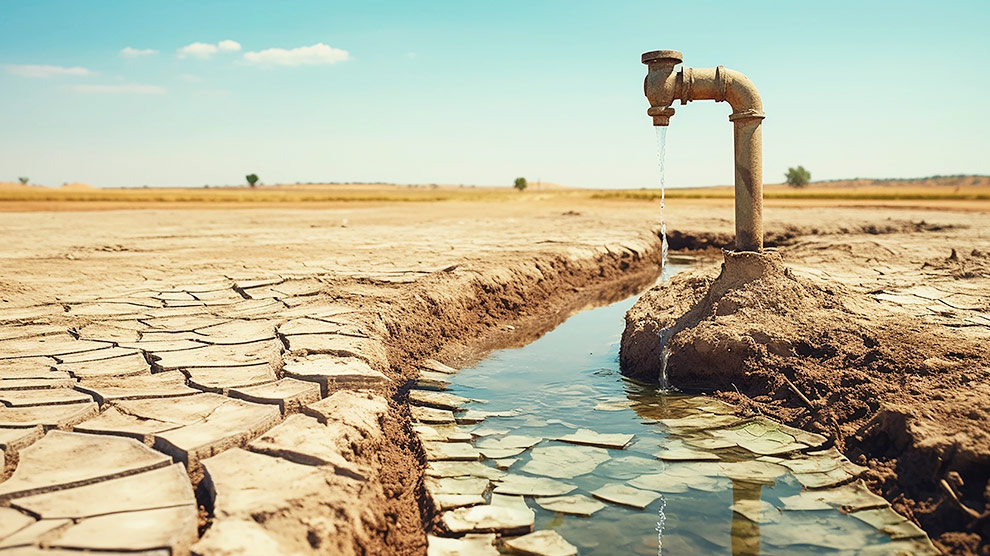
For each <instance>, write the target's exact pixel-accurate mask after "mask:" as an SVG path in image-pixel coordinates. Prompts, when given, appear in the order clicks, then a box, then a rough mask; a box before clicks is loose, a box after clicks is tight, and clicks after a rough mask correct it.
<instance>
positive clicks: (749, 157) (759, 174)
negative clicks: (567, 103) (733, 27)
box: [643, 50, 764, 251]
mask: <svg viewBox="0 0 990 556" xmlns="http://www.w3.org/2000/svg"><path fill="white" fill-rule="evenodd" d="M682 60H683V56H682V55H681V53H680V52H677V51H675V50H657V51H653V52H647V53H646V54H643V63H644V64H647V65H648V66H649V72H648V73H647V74H646V80H645V82H644V92H645V93H646V98H647V99H649V101H650V109H649V110H647V112H646V113H647V114H648V115H649V116H651V117H652V118H653V125H655V126H666V125H669V124H670V117H671V116H673V115H674V109H673V108H672V107H671V106H670V105H671V104H673V103H674V101H675V100H680V101H681V104H687V103H688V102H690V101H692V100H714V101H715V102H726V101H727V102H728V103H729V105H731V106H732V114H730V115H729V121H731V122H732V123H733V144H734V150H735V157H734V158H735V208H736V250H737V251H762V250H763V130H762V123H763V118H764V114H763V101H762V99H760V93H759V91H758V90H757V89H756V85H754V84H753V82H752V81H750V80H749V78H748V77H746V76H745V75H744V74H742V73H741V72H738V71H735V70H730V69H725V68H724V67H722V66H718V67H716V68H688V67H685V68H681V70H680V71H678V72H677V73H674V66H676V65H678V64H680V63H681V61H682Z"/></svg>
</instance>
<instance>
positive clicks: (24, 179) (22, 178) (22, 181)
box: [17, 176, 28, 185]
mask: <svg viewBox="0 0 990 556" xmlns="http://www.w3.org/2000/svg"><path fill="white" fill-rule="evenodd" d="M17 181H19V182H21V185H27V183H28V178H26V177H24V176H21V177H19V178H17Z"/></svg>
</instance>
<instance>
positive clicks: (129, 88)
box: [72, 83, 165, 95]
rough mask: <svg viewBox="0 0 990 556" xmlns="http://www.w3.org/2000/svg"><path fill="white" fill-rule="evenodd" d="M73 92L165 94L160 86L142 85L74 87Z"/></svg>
mask: <svg viewBox="0 0 990 556" xmlns="http://www.w3.org/2000/svg"><path fill="white" fill-rule="evenodd" d="M72 90H73V91H76V92H79V93H112V94H120V93H123V94H132V95H160V94H163V93H165V89H163V88H162V87H159V86H158V85H141V84H140V83H128V84H125V85H74V86H73V87H72Z"/></svg>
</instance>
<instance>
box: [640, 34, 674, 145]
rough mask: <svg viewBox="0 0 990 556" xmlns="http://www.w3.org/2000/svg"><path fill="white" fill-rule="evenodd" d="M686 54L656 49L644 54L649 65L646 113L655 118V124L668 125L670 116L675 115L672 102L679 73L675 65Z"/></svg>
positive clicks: (644, 61)
mask: <svg viewBox="0 0 990 556" xmlns="http://www.w3.org/2000/svg"><path fill="white" fill-rule="evenodd" d="M683 59H684V55H683V54H681V53H680V52H678V51H676V50H654V51H653V52H647V53H645V54H643V63H644V64H646V65H647V66H649V68H650V69H649V71H648V72H647V74H646V81H645V82H644V83H643V90H644V92H645V93H646V98H647V99H649V101H650V108H649V110H647V111H646V114H647V115H649V116H650V117H652V118H653V125H655V126H668V125H670V117H671V116H673V115H674V109H673V108H671V106H670V105H671V104H673V103H674V94H675V91H676V90H677V86H676V81H677V79H679V75H678V74H675V73H674V66H676V65H677V64H680V63H681V62H682V61H683Z"/></svg>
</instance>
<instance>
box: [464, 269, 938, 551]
mask: <svg viewBox="0 0 990 556" xmlns="http://www.w3.org/2000/svg"><path fill="white" fill-rule="evenodd" d="M675 270H676V268H674V267H669V268H666V269H665V274H670V273H671V272H673V271H675ZM634 301H635V300H634V299H627V300H625V301H621V302H619V303H615V304H612V305H609V306H606V307H601V308H597V309H592V310H588V311H585V312H582V313H579V314H577V315H575V316H573V317H571V318H570V319H568V320H567V321H566V322H564V323H563V324H562V325H560V326H559V327H558V328H557V329H556V330H554V331H552V332H550V333H548V334H546V335H545V336H543V337H542V338H540V339H539V340H537V341H535V342H533V343H531V344H529V345H527V346H525V347H523V348H519V349H506V350H501V351H497V352H495V353H493V354H492V355H491V356H489V357H488V358H487V359H485V360H484V361H482V362H481V363H479V364H478V365H476V366H475V367H473V368H465V369H462V370H461V371H460V372H459V373H458V374H456V375H452V376H450V377H449V380H450V381H451V384H450V385H449V386H448V389H447V392H449V393H452V394H456V395H459V396H463V397H466V398H472V399H474V400H477V401H475V402H471V403H467V404H466V405H464V407H463V408H462V409H473V410H480V411H485V412H494V413H495V415H492V416H489V417H487V418H486V419H485V420H484V421H483V422H481V423H476V424H469V425H468V424H461V425H458V426H457V428H458V429H460V430H462V431H470V432H472V434H474V440H473V441H472V442H473V444H474V445H475V446H476V447H479V448H483V447H484V446H486V445H488V446H497V445H498V442H499V439H502V438H505V437H506V436H509V435H521V436H529V437H536V438H538V439H542V440H540V441H539V442H538V443H536V444H535V445H533V446H532V447H529V448H527V449H525V450H523V451H522V452H521V453H519V454H517V455H512V456H510V457H503V458H502V459H500V460H497V461H496V460H484V462H483V463H484V464H485V465H489V466H493V467H494V466H495V465H496V463H497V464H498V465H499V466H501V467H503V468H506V469H505V472H506V473H507V475H506V476H505V477H501V478H499V479H496V480H494V481H493V482H492V487H494V488H496V489H497V488H498V486H499V484H504V482H505V481H506V480H510V479H512V478H513V477H520V476H521V477H545V478H551V479H553V480H555V481H558V482H561V483H565V484H566V485H570V486H573V487H574V490H573V491H571V492H569V493H567V494H566V495H567V496H573V495H580V496H581V497H586V498H587V499H585V498H582V501H591V502H592V505H593V506H594V502H595V501H597V502H600V509H597V511H594V512H593V513H592V515H590V516H586V517H582V516H579V515H571V514H569V513H562V512H558V511H553V510H550V509H546V508H545V507H544V506H547V505H549V506H552V505H553V504H552V501H549V502H548V500H547V497H540V496H527V497H526V498H525V502H526V504H527V505H528V507H529V508H530V509H532V510H533V511H534V512H535V516H536V520H535V530H537V531H539V530H544V529H551V530H554V531H556V532H557V533H559V534H560V535H561V536H562V537H563V538H564V539H566V540H567V541H568V542H570V543H571V544H573V545H575V546H576V547H577V548H578V551H579V553H580V554H600V555H627V554H644V555H653V554H671V555H680V554H731V555H735V556H738V555H755V554H768V555H769V554H787V555H794V554H888V553H891V554H892V553H896V549H904V548H908V549H910V550H912V551H917V553H925V552H926V550H927V547H928V546H930V543H928V541H927V538H924V539H923V540H922V538H920V537H923V535H924V534H923V533H920V530H917V528H912V527H909V526H906V525H904V523H905V522H904V520H903V518H900V516H898V515H897V514H896V513H893V511H892V510H890V509H889V507H888V506H887V504H886V502H884V501H883V499H882V498H879V497H877V496H875V495H872V494H870V493H869V492H868V491H866V490H865V488H864V487H862V486H861V485H860V483H859V482H858V481H856V480H853V475H854V474H855V472H856V467H857V466H855V465H853V464H852V463H851V462H849V461H848V460H845V458H844V457H842V456H841V455H840V454H838V452H836V451H835V450H834V449H830V450H825V449H820V448H819V450H820V451H815V450H816V446H818V445H820V444H819V443H820V442H821V441H824V438H821V437H817V435H813V434H810V433H803V432H802V431H797V430H796V429H791V428H788V427H784V426H782V425H777V424H775V423H772V422H770V421H769V420H766V419H762V418H760V417H755V418H750V419H742V418H740V417H738V416H737V415H735V414H734V408H733V407H731V406H729V405H727V404H723V403H721V402H718V401H717V400H715V399H712V398H708V397H704V396H687V395H680V394H673V393H664V392H662V391H659V390H658V389H656V388H654V387H651V386H649V385H643V384H639V383H635V382H631V381H629V380H626V379H624V378H623V377H622V376H621V375H620V373H619V368H618V350H619V339H620V335H621V332H622V326H623V315H624V313H625V311H627V310H628V309H629V307H631V306H632V304H633V302H634ZM580 429H588V430H591V431H594V432H595V433H601V434H624V435H633V436H632V439H631V440H630V441H629V443H628V444H627V445H626V446H625V448H624V449H615V448H603V447H596V446H588V445H583V446H582V445H576V444H573V443H567V442H562V441H559V440H557V439H558V438H560V437H564V436H566V435H572V434H574V433H575V432H577V431H579V430H580ZM661 458H662V459H661ZM617 485H618V486H617ZM622 487H625V488H628V487H633V489H634V490H623V488H622ZM812 487H814V488H812ZM637 492H638V494H637ZM490 496H491V495H490V494H486V499H487V498H488V497H490ZM625 496H629V500H624V501H623V502H616V501H615V500H618V499H624V497H625ZM603 498H604V499H603ZM628 504H633V505H628ZM637 505H638V506H641V507H637ZM840 507H841V508H843V510H842V511H840V509H839V508H840ZM850 510H855V513H852V514H849V513H844V512H848V511H850ZM908 523H909V522H908ZM884 528H886V530H887V531H890V530H895V531H897V532H898V533H899V536H900V537H904V538H906V539H911V540H898V541H892V540H891V535H890V534H888V532H884ZM919 535H920V536H919ZM895 536H897V535H895ZM866 547H869V548H867V550H866V551H865V552H864V551H863V550H864V548H866Z"/></svg>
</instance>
